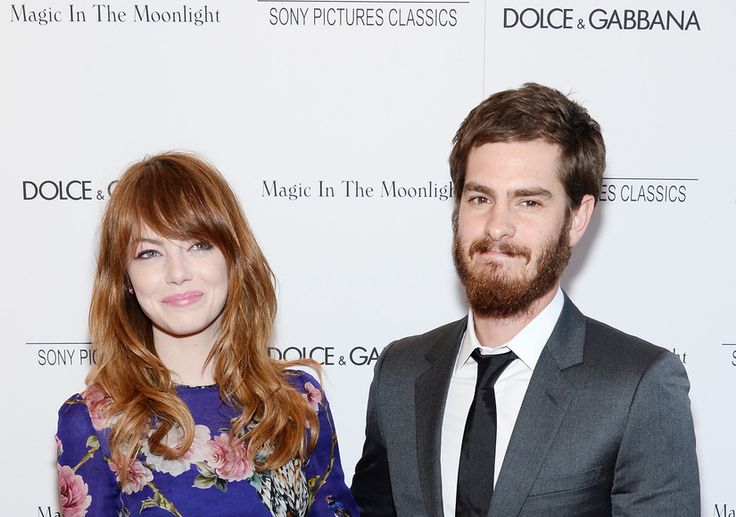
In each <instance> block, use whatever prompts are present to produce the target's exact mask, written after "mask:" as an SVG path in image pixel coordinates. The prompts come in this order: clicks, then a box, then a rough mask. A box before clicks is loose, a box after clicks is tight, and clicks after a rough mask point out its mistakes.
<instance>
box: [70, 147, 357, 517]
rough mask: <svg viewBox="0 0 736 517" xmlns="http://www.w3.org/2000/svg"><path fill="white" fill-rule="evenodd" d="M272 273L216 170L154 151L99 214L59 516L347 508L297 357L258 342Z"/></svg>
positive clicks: (272, 308) (329, 428)
mask: <svg viewBox="0 0 736 517" xmlns="http://www.w3.org/2000/svg"><path fill="white" fill-rule="evenodd" d="M275 312H276V296H275V292H274V285H273V275H272V272H271V270H270V268H269V266H268V264H267V263H266V259H265V258H264V256H263V254H262V252H261V250H260V248H259V247H258V244H257V243H256V241H255V238H254V236H253V233H252V232H251V230H250V228H249V227H248V224H247V222H246V220H245V217H244V215H243V212H242V211H241V208H240V206H239V204H238V202H237V199H236V197H235V195H234V194H233V192H232V190H231V189H230V187H229V186H228V184H227V183H226V182H225V180H224V179H223V178H222V176H221V175H220V174H219V173H218V172H217V171H216V170H215V169H214V168H213V167H212V166H210V165H209V164H207V163H205V162H204V161H202V160H201V159H199V158H197V157H195V156H193V155H191V154H185V153H175V152H171V153H165V154H161V155H158V156H154V157H152V158H148V159H145V160H143V161H141V162H138V163H136V164H134V165H133V166H131V167H130V168H129V169H128V170H127V171H126V172H125V173H124V174H123V176H122V177H121V179H120V181H119V182H118V183H117V185H116V187H115V191H114V192H113V194H112V196H111V198H110V200H109V203H108V206H107V209H106V212H105V215H104V217H103V219H102V228H101V238H100V248H99V256H98V264H97V274H96V277H95V283H94V289H93V293H92V304H91V308H90V318H89V319H90V334H91V337H92V342H93V343H94V346H95V349H96V367H95V368H94V369H93V370H92V371H91V372H90V374H89V376H88V378H87V386H88V387H87V389H86V390H85V391H84V392H83V393H82V394H80V395H76V396H74V397H72V398H71V399H69V400H68V401H67V402H66V403H65V404H64V405H63V406H62V408H61V410H60V411H59V430H58V434H57V445H58V454H59V458H58V466H57V469H58V473H59V486H60V492H61V502H62V506H63V510H64V515H65V516H66V517H77V516H84V515H89V516H100V515H105V516H106V515H113V516H118V515H138V514H139V512H140V513H142V514H143V515H151V516H154V515H176V516H185V517H190V516H204V515H207V516H217V517H222V516H236V515H238V516H242V515H256V516H260V515H263V516H268V515H283V516H292V515H329V516H333V515H338V516H342V515H351V514H352V515H353V516H354V517H355V516H357V513H358V512H357V510H356V509H355V503H354V501H353V499H352V497H351V496H350V493H349V491H348V489H347V488H346V486H345V483H344V480H343V473H342V468H341V466H340V459H339V454H338V449H337V440H336V436H335V429H334V425H333V421H332V416H331V414H330V411H329V407H328V405H327V401H326V400H325V399H324V398H323V395H322V392H321V390H320V386H319V384H318V383H317V381H316V380H315V379H314V378H312V377H311V376H310V375H308V374H307V373H304V372H301V371H296V370H289V369H287V368H288V367H291V366H294V365H295V364H306V365H308V366H314V367H316V366H317V365H316V364H312V363H310V362H308V361H303V362H301V363H297V362H282V361H276V360H274V359H272V358H270V357H269V355H268V348H267V347H268V344H269V340H270V338H271V334H272V331H273V321H274V315H275Z"/></svg>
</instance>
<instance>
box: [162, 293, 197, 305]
mask: <svg viewBox="0 0 736 517" xmlns="http://www.w3.org/2000/svg"><path fill="white" fill-rule="evenodd" d="M202 296H204V293H203V292H202V291H185V292H183V293H176V294H172V295H170V296H167V297H166V298H164V299H163V300H161V302H162V303H165V304H166V305H169V306H171V307H189V306H190V305H193V304H195V303H197V302H198V301H199V299H200V298H202Z"/></svg>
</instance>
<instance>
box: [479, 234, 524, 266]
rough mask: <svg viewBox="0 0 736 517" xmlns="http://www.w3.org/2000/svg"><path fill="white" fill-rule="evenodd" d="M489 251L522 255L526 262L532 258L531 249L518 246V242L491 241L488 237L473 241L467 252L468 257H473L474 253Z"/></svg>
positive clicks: (513, 255) (514, 255)
mask: <svg viewBox="0 0 736 517" xmlns="http://www.w3.org/2000/svg"><path fill="white" fill-rule="evenodd" d="M489 251H495V252H499V253H505V254H507V255H510V256H512V257H516V256H520V257H524V258H525V259H526V261H527V263H528V262H529V261H530V260H531V258H532V250H530V249H529V248H527V247H525V246H519V245H518V244H513V243H511V242H508V241H501V242H493V241H492V240H491V239H489V238H488V237H486V238H485V239H478V240H476V241H473V243H472V244H471V245H470V248H469V249H468V254H469V255H470V258H473V255H475V254H476V253H487V252H489Z"/></svg>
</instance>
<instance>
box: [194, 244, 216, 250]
mask: <svg viewBox="0 0 736 517" xmlns="http://www.w3.org/2000/svg"><path fill="white" fill-rule="evenodd" d="M213 247H214V246H213V245H212V243H210V242H195V243H194V244H192V247H191V248H190V249H192V250H198V251H207V250H211V249H212V248H213Z"/></svg>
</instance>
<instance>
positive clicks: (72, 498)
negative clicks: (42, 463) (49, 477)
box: [56, 464, 92, 517]
mask: <svg viewBox="0 0 736 517" xmlns="http://www.w3.org/2000/svg"><path fill="white" fill-rule="evenodd" d="M56 472H57V474H58V475H59V494H60V495H61V511H62V513H63V514H64V517H84V516H85V515H86V514H87V508H89V505H90V503H91V502H92V497H91V496H89V495H87V483H85V482H84V479H82V476H78V475H77V474H75V473H74V470H73V469H72V468H71V467H67V466H66V465H64V466H62V465H58V464H57V465H56Z"/></svg>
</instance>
